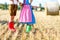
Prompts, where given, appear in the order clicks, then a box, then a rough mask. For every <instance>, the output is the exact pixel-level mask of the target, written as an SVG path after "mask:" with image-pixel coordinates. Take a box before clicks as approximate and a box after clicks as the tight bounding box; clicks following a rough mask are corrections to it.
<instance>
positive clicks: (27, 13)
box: [19, 0, 35, 27]
mask: <svg viewBox="0 0 60 40" xmlns="http://www.w3.org/2000/svg"><path fill="white" fill-rule="evenodd" d="M30 2H32V0H30ZM19 21H20V23H22V24H27V26H29V27H31V25H32V24H35V17H34V15H33V11H32V6H31V3H29V0H24V3H23V6H22V10H21V13H20V20H19Z"/></svg>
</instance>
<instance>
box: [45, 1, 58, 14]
mask: <svg viewBox="0 0 60 40" xmlns="http://www.w3.org/2000/svg"><path fill="white" fill-rule="evenodd" d="M45 9H46V12H47V15H59V3H58V1H48V2H46V8H45Z"/></svg>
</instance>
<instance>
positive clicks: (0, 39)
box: [0, 10, 60, 40]
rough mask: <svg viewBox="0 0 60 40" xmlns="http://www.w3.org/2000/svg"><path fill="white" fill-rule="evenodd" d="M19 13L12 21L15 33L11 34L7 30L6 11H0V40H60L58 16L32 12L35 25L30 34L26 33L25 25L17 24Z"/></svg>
mask: <svg viewBox="0 0 60 40" xmlns="http://www.w3.org/2000/svg"><path fill="white" fill-rule="evenodd" d="M19 13H20V11H18V12H17V15H16V17H15V20H14V21H15V28H16V29H17V31H16V32H12V31H10V30H8V20H9V17H10V15H9V12H8V10H0V40H60V15H46V12H45V11H34V15H35V17H36V24H34V27H33V28H32V30H31V32H30V33H26V32H25V30H26V25H25V26H24V25H22V24H20V23H19V22H18V20H19ZM23 26H24V27H23Z"/></svg>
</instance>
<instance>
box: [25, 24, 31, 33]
mask: <svg viewBox="0 0 60 40" xmlns="http://www.w3.org/2000/svg"><path fill="white" fill-rule="evenodd" d="M31 29H32V27H31V25H27V26H26V32H27V33H29V32H30V31H31Z"/></svg>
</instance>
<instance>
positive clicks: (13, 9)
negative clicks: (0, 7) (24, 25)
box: [8, 0, 18, 31]
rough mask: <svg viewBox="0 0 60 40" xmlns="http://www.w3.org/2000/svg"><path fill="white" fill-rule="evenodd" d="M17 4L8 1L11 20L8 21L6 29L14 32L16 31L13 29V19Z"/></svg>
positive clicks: (12, 0)
mask: <svg viewBox="0 0 60 40" xmlns="http://www.w3.org/2000/svg"><path fill="white" fill-rule="evenodd" d="M17 4H18V0H10V6H9V7H10V9H9V10H10V16H11V19H10V20H9V24H8V26H9V27H8V28H9V29H10V30H11V31H16V29H15V28H14V17H15V16H16V12H17V7H18V6H17Z"/></svg>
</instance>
